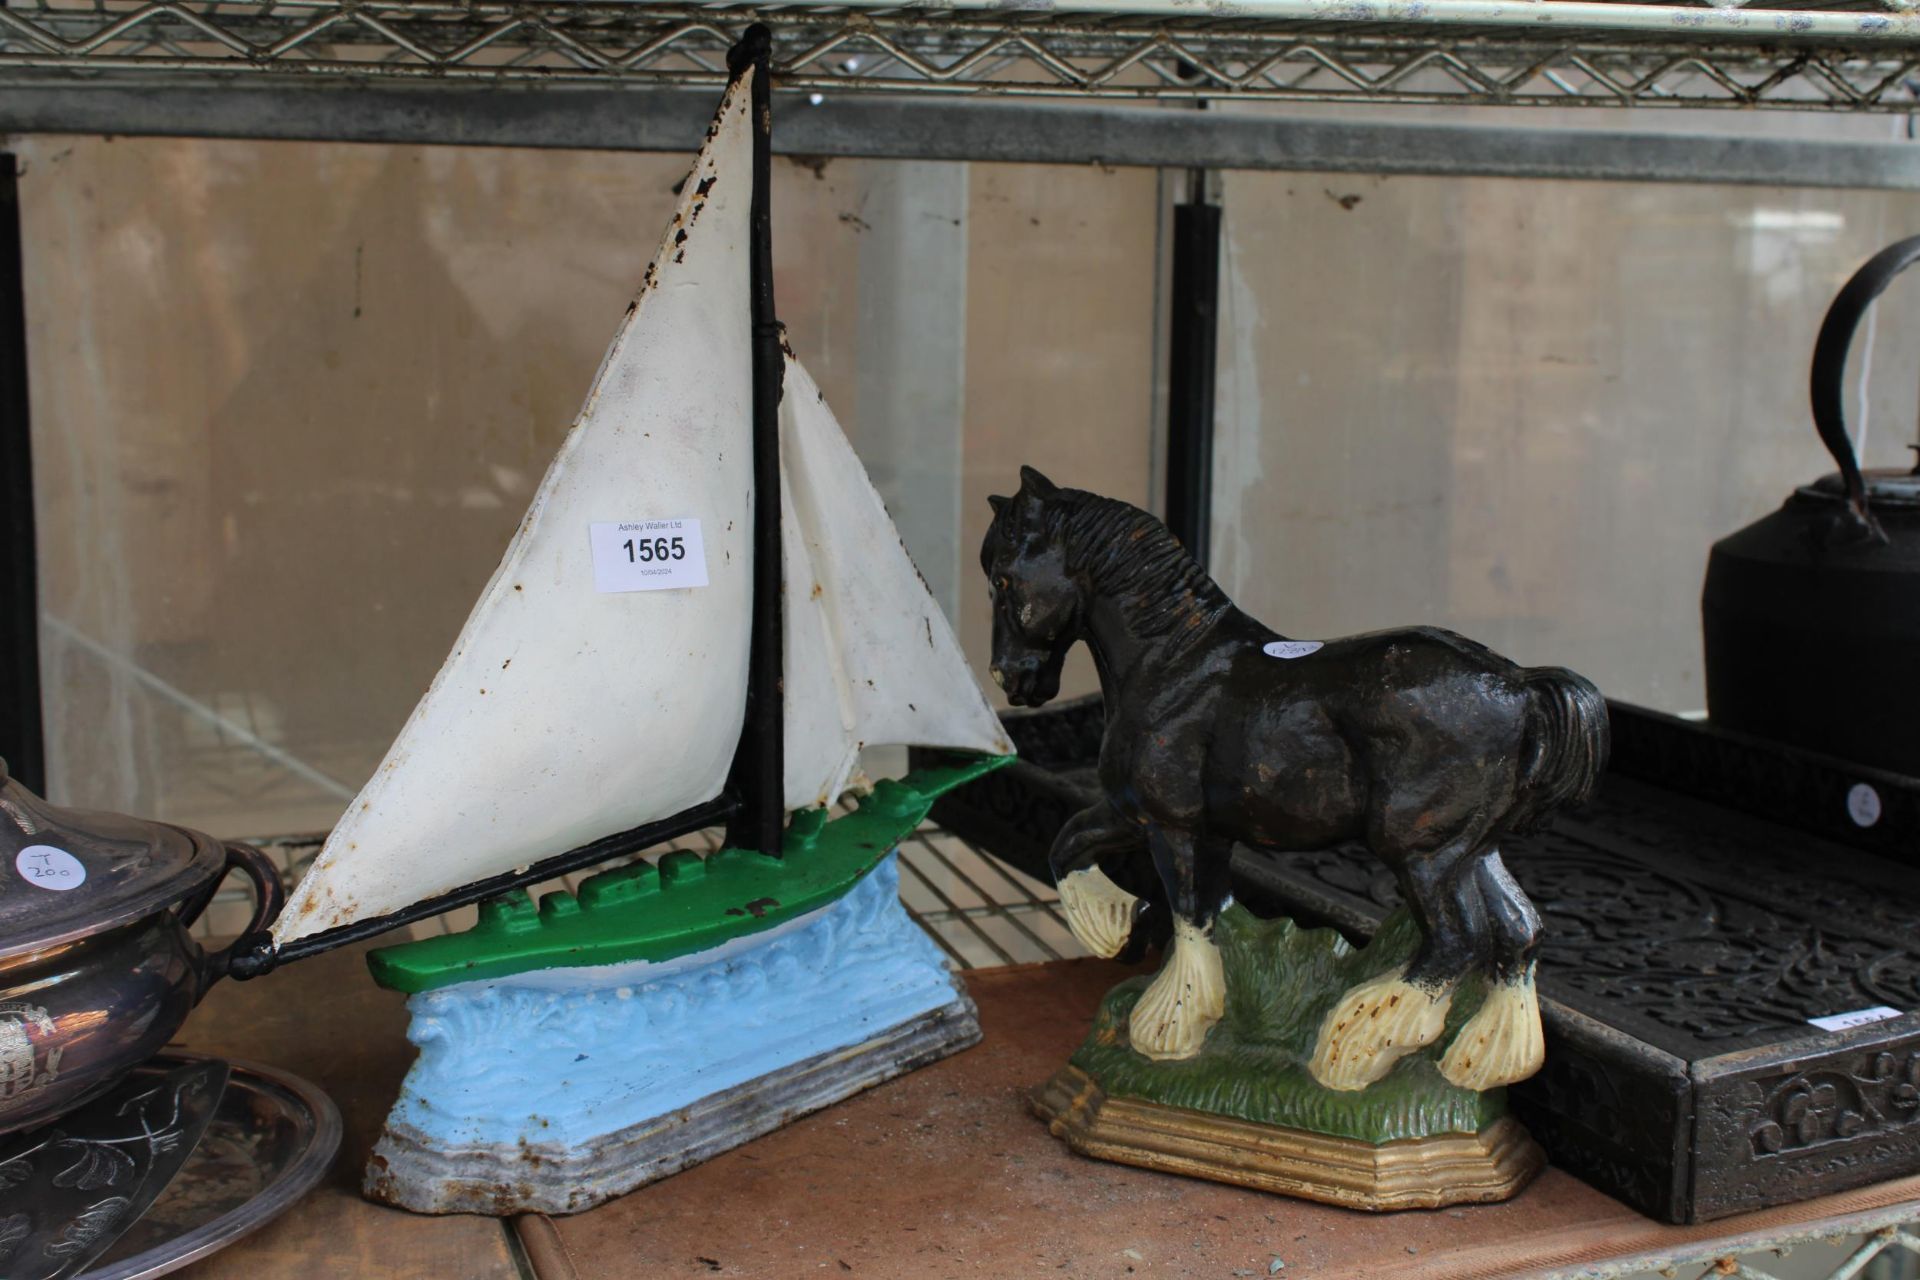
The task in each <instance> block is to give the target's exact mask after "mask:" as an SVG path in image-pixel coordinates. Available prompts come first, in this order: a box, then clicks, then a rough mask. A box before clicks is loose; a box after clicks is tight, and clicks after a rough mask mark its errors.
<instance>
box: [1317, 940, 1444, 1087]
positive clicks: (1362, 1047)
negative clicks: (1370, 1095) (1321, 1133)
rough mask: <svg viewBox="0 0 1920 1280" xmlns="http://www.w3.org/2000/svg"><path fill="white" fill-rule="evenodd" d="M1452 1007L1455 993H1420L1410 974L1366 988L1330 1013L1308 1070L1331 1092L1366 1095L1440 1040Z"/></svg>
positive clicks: (1384, 976) (1396, 972) (1394, 973)
mask: <svg viewBox="0 0 1920 1280" xmlns="http://www.w3.org/2000/svg"><path fill="white" fill-rule="evenodd" d="M1452 1003H1453V992H1452V991H1450V990H1448V991H1441V992H1440V993H1438V994H1437V995H1436V994H1435V993H1434V992H1432V991H1428V990H1426V989H1425V988H1422V987H1416V986H1415V985H1413V984H1412V983H1411V982H1408V981H1407V978H1406V970H1405V969H1395V970H1393V971H1392V972H1390V973H1383V974H1381V975H1380V976H1379V977H1377V978H1373V979H1370V980H1368V981H1366V982H1363V983H1361V984H1360V985H1359V986H1357V987H1355V988H1354V989H1353V990H1351V991H1349V992H1347V994H1346V995H1344V996H1342V997H1341V998H1340V1003H1339V1004H1336V1005H1335V1006H1333V1008H1332V1009H1331V1010H1329V1011H1328V1013H1327V1016H1326V1020H1325V1021H1323V1022H1322V1023H1321V1024H1320V1038H1319V1039H1318V1040H1317V1041H1316V1042H1315V1044H1314V1046H1313V1060H1312V1061H1311V1062H1310V1063H1308V1064H1307V1069H1308V1070H1309V1071H1311V1072H1312V1073H1313V1078H1314V1079H1315V1080H1318V1081H1319V1082H1320V1083H1321V1084H1322V1085H1324V1086H1326V1087H1327V1088H1329V1089H1339V1090H1342V1091H1347V1092H1351V1091H1352V1090H1355V1089H1364V1088H1366V1087H1367V1086H1368V1085H1370V1084H1372V1083H1373V1082H1374V1081H1376V1080H1378V1079H1380V1078H1381V1077H1383V1076H1385V1075H1386V1074H1387V1072H1389V1071H1391V1070H1393V1064H1394V1063H1396V1062H1398V1061H1400V1059H1402V1058H1404V1057H1406V1056H1407V1055H1408V1054H1410V1053H1412V1052H1413V1051H1414V1050H1416V1049H1421V1048H1424V1047H1425V1046H1427V1045H1430V1044H1432V1043H1433V1042H1434V1041H1435V1040H1438V1039H1439V1038H1440V1033H1441V1032H1442V1031H1444V1030H1446V1025H1447V1008H1448V1006H1450V1005H1451V1004H1452Z"/></svg>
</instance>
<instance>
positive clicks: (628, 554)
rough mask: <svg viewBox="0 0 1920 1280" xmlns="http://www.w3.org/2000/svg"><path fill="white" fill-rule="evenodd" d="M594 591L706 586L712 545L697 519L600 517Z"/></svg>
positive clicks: (594, 530)
mask: <svg viewBox="0 0 1920 1280" xmlns="http://www.w3.org/2000/svg"><path fill="white" fill-rule="evenodd" d="M587 531H588V537H589V538H590V540H591V541H592V544H593V589H594V590H595V591H603V592H604V591H667V590H670V589H672V588H675V587H704V586H706V585H707V548H706V544H705V543H703V542H701V540H700V522H699V521H698V520H614V521H605V522H601V521H595V522H594V523H593V524H590V525H588V526H587Z"/></svg>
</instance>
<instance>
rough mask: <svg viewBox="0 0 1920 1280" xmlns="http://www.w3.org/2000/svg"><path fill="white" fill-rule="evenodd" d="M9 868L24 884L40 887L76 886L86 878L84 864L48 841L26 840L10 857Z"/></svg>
mask: <svg viewBox="0 0 1920 1280" xmlns="http://www.w3.org/2000/svg"><path fill="white" fill-rule="evenodd" d="M13 869H14V870H15V871H18V872H19V873H20V878H21V879H22V880H25V881H26V882H27V883H28V884H31V885H38V886H39V887H40V888H42V889H54V890H60V891H64V890H67V889H78V888H79V887H80V886H81V885H83V884H85V883H86V882H87V868H86V864H84V863H82V862H81V861H80V859H78V858H76V857H74V856H73V855H72V854H70V853H68V852H67V851H66V850H65V849H56V848H55V847H54V846H52V845H50V844H30V845H28V846H27V847H26V848H24V849H22V850H21V851H20V852H19V853H18V854H16V855H15V856H14V859H13Z"/></svg>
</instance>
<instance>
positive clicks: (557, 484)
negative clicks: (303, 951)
mask: <svg viewBox="0 0 1920 1280" xmlns="http://www.w3.org/2000/svg"><path fill="white" fill-rule="evenodd" d="M750 77H751V72H749V73H748V77H746V78H743V79H741V80H740V81H738V82H737V83H736V84H735V85H734V87H733V88H732V89H731V90H730V91H729V93H728V96H727V97H726V98H725V99H724V100H723V102H722V104H721V108H720V114H719V117H718V119H717V120H716V122H715V127H714V129H713V131H712V133H711V134H710V136H709V139H708V142H707V145H706V148H705V149H704V150H703V151H702V152H701V153H700V158H699V160H698V162H697V163H696V164H695V166H694V171H693V174H692V176H691V177H690V178H689V179H688V182H687V186H686V190H685V195H684V196H683V198H682V201H681V205H680V210H679V212H678V213H677V214H676V215H675V216H674V219H673V222H672V224H671V225H670V226H669V227H668V230H667V236H666V239H665V241H664V243H663V244H662V245H661V248H660V251H659V253H658V254H657V255H656V256H655V258H654V260H653V265H652V266H650V267H649V268H648V269H647V276H646V280H645V283H644V284H643V285H642V288H641V291H640V295H639V297H638V298H637V299H636V301H635V304H634V306H633V307H632V308H630V309H629V311H628V313H627V316H626V317H625V319H624V320H623V321H622V322H621V325H620V329H619V332H618V333H617V334H616V335H615V337H614V341H613V345H612V347H611V348H610V349H609V350H608V352H607V356H606V359H605V361H604V362H603V363H602V365H601V367H600V373H599V375H598V377H597V378H596V379H595V382H594V386H593V390H592V391H591V393H590V394H589V395H588V397H587V404H586V407H585V409H583V410H582V412H581V415H580V418H579V420H578V422H577V423H576V424H575V426H574V429H573V431H572V432H571V433H570V434H569V435H568V437H567V439H566V442H565V443H564V444H563V445H562V446H561V448H560V452H559V455H558V456H557V457H556V458H555V459H554V462H553V465H552V466H551V467H550V468H549V469H548V471H547V474H546V477H545V479H544V480H542V481H541V485H540V490H539V492H538V493H537V494H536V495H535V497H534V500H533V505H532V506H531V507H530V508H529V509H528V511H527V515H526V518H525V519H524V520H523V521H522V522H521V525H520V528H519V530H518V531H517V532H516V533H515V535H514V537H513V541H512V542H511V543H510V544H509V546H508V547H507V551H506V555H505V556H504V558H502V560H501V562H500V567H499V568H498V569H497V570H496V571H495V572H494V575H493V579H492V580H491V581H490V582H489V583H488V584H487V588H486V590H485V591H483V592H482V593H481V595H480V599H479V601H478V603H476V604H475V605H474V608H473V613H472V614H471V616H469V617H468V619H467V622H466V625H465V627H464V628H462V630H461V632H460V637H459V640H458V641H457V642H456V643H455V645H454V649H453V652H452V654H451V655H449V656H448V658H447V660H446V662H445V663H444V664H442V666H441V668H440V671H439V674H437V675H436V676H435V677H434V679H433V683H432V684H431V685H430V686H429V687H428V689H427V692H426V694H425V696H423V697H422V698H421V699H420V703H419V705H418V706H416V707H415V708H414V710H413V714H412V716H411V717H409V718H408V720H407V723H406V725H405V726H404V727H403V728H402V729H401V731H400V736H399V737H398V738H397V739H395V741H394V744H393V746H392V747H390V748H389V749H388V751H387V755H386V758H385V760H384V761H383V762H382V763H381V765H380V768H379V770H378V771H377V772H376V773H375V774H374V777H373V780H372V781H371V782H369V783H367V785H366V786H365V787H364V788H363V789H362V790H361V792H360V794H359V795H358V796H356V797H355V798H354V800H353V802H352V804H351V805H349V807H348V809H347V812H346V814H345V816H343V817H342V818H341V820H340V823H339V825H338V826H337V827H335V828H334V831H333V833H332V834H331V835H330V836H329V837H328V838H327V842H326V845H325V847H324V848H322V849H321V851H320V855H319V857H318V858H317V859H316V860H315V862H314V865H313V867H312V869H311V870H310V871H308V873H307V874H306V876H305V877H304V878H302V880H301V881H300V883H299V885H298V886H297V887H296V888H295V890H294V893H293V897H292V900H291V901H290V902H289V903H288V905H287V908H286V910H285V911H284V912H282V913H281V916H280V919H279V922H278V923H277V924H275V926H274V937H275V939H276V940H277V941H280V942H288V941H291V940H293V939H296V938H302V937H305V936H307V935H309V934H313V933H318V932H321V931H323V930H326V929H330V928H334V927H337V926H339V925H343V924H348V923H351V922H353V921H355V920H365V919H371V918H374V917H377V916H382V915H387V914H390V913H392V912H395V911H398V910H400V909H402V908H404V907H407V906H410V905H412V904H413V903H416V902H420V901H424V900H426V899H429V898H432V897H435V896H437V895H439V894H442V893H446V892H448V891H449V890H452V889H456V888H459V887H461V886H463V885H467V884H471V883H473V882H475V881H478V880H483V879H486V878H488V877H490V876H495V875H499V874H501V873H502V872H507V871H513V870H517V869H519V868H522V867H526V866H529V865H531V864H533V863H535V862H538V861H540V860H541V859H543V858H547V857H551V856H553V855H554V854H558V853H564V852H566V851H567V850H569V849H574V848H578V847H579V846H581V845H585V844H588V843H591V842H592V841H594V840H597V839H599V838H601V837H603V836H608V835H613V834H616V833H618V832H621V831H626V830H629V829H631V828H633V827H636V826H639V825H641V824H642V823H645V822H649V821H652V820H654V819H657V818H664V817H667V816H670V815H672V814H674V813H678V812H679V811H681V810H682V809H686V808H689V807H691V806H693V805H696V804H699V803H701V802H702V801H705V800H710V799H712V798H714V797H715V796H717V795H718V794H719V793H720V790H721V788H722V787H723V786H724V784H725V782H726V777H727V773H728V770H729V768H730V766H731V763H732V760H733V755H734V751H735V748H736V745H737V744H738V741H739V737H740V732H741V727H742V723H743V719H744V714H745V705H746V692H747V683H748V677H747V658H748V645H749V637H750V634H751V625H750V623H751V617H752V608H753V591H752V581H751V578H752V574H751V569H752V554H753V548H752V541H751V534H752V518H751V510H752V500H753V466H752V447H751V422H752V375H751V361H750V355H749V352H750V337H751V335H750V332H749V324H748V316H749V310H748V305H747V302H748V269H747V261H748V252H747V250H748V234H749V233H748V225H747V214H748V205H749V202H750V198H751V191H750V189H749V186H750V184H749V175H750V173H751V171H752V170H751V164H750V159H751V147H752V139H751V136H750V132H749V127H748V120H747V103H748V101H749V97H748V95H749V91H750V85H749V83H748V81H749V79H750ZM780 432H781V477H780V488H781V525H782V540H783V544H784V554H785V561H784V564H783V565H782V572H783V574H784V581H785V587H786V591H785V603H786V642H785V652H784V655H783V657H784V664H785V678H784V687H785V690H786V694H785V697H786V735H785V751H786V777H785V780H784V781H785V799H786V804H787V807H788V808H789V809H799V808H806V807H811V806H815V805H820V804H825V803H827V802H829V801H831V800H832V799H834V798H835V797H837V796H838V795H839V794H840V792H841V791H842V790H843V789H844V788H845V787H846V785H847V784H848V782H849V780H850V779H851V778H852V776H853V774H854V772H855V770H856V769H857V768H858V765H859V761H860V752H861V750H862V748H864V747H866V746H868V745H882V744H887V745H919V746H936V747H955V748H963V749H971V750H977V751H986V752H994V753H1007V752H1011V751H1012V750H1013V748H1012V746H1011V745H1010V744H1009V743H1008V741H1007V739H1006V736H1005V734H1004V733H1003V732H1002V730H1001V728H1000V722H999V719H998V718H997V717H996V716H995V715H994V714H993V710H992V708H991V707H989V706H988V704H987V701H986V698H985V697H984V696H983V695H982V693H981V691H980V688H979V686H978V685H977V684H976V683H975V682H974V680H973V677H972V674H971V672H970V671H969V669H968V667H967V663H966V659H965V657H964V656H963V655H962V654H961V651H960V645H959V643H958V641H957V640H955V638H954V635H953V631H952V628H951V627H949V626H948V624H947V620H946V617H945V615H944V614H942V613H941V611H940V608H939V606H938V605H937V604H936V603H935V602H934V600H933V597H932V596H931V594H929V593H928V591H927V588H926V584H925V583H924V582H923V581H921V579H920V575H919V573H918V571H917V570H915V569H914V567H913V562H912V560H911V559H909V558H908V556H907V552H906V549H905V548H904V547H903V546H902V545H901V543H900V535H899V533H898V532H897V531H896V530H895V529H894V527H893V522H892V521H891V520H890V519H889V518H888V516H887V512H886V508H885V506H884V505H883V504H882V503H881V501H880V495H879V494H878V493H876V492H875V491H874V488H873V485H872V483H871V482H870V481H869V480H868V479H867V474H866V471H865V469H864V468H863V467H862V466H861V465H860V462H859V459H858V458H857V457H856V456H855V455H854V452H853V449H852V446H850V445H849V444H848V443H847V439H846V437H845V436H844V435H843V434H842V433H841V431H840V426H839V424H838V423H837V422H836V421H835V420H834V417H833V412H832V410H830V409H829V408H828V407H827V405H826V401H825V399H824V397H823V396H822V395H821V393H820V389H819V388H818V387H817V386H816V385H815V384H814V381H813V379H812V378H811V377H809V376H808V375H807V372H806V370H804V369H802V368H801V367H800V364H799V362H798V361H796V360H792V359H789V360H788V362H787V367H786V385H785V395H784V397H783V399H782V401H781V408H780ZM661 521H673V522H679V527H676V528H674V529H672V530H662V529H649V530H641V529H639V528H637V527H630V526H638V525H640V524H642V523H645V522H661ZM683 542H684V544H685V545H682V544H683ZM670 544H671V546H670ZM696 563H697V564H698V566H699V568H700V570H701V572H698V573H691V574H689V570H691V569H692V568H693V567H694V566H695V564H696ZM661 575H666V576H661ZM659 588H665V589H659Z"/></svg>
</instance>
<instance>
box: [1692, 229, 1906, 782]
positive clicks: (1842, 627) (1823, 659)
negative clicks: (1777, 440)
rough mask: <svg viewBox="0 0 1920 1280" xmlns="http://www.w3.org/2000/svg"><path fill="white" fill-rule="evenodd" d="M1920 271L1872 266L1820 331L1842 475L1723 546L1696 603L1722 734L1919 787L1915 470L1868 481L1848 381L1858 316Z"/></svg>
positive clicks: (1711, 709)
mask: <svg viewBox="0 0 1920 1280" xmlns="http://www.w3.org/2000/svg"><path fill="white" fill-rule="evenodd" d="M1916 259H1920V236H1915V237H1913V238H1911V239H1908V240H1902V241H1901V242H1900V243H1898V244H1896V245H1893V246H1891V247H1889V248H1886V249H1883V250H1881V251H1880V252H1879V253H1877V254H1875V255H1874V256H1873V257H1872V258H1871V259H1869V260H1868V262H1867V264H1866V265H1865V266H1863V267H1861V268H1860V270H1859V271H1858V272H1856V273H1855V274H1854V276H1853V278H1852V279H1851V280H1849V281H1847V283H1846V286H1845V287H1844V288H1842V289H1841V290H1840V293H1839V295H1838V296H1837V297H1835V298H1834V300H1833V306H1832V307H1830V308H1829V309H1828V311H1827V318H1826V321H1825V322H1824V323H1823V324H1822V325H1821V326H1820V336H1819V338H1818V340H1816V342H1815V343H1814V348H1813V379H1812V394H1813V421H1814V425H1815V426H1817V427H1818V428H1819V430H1820V439H1821V441H1822V442H1823V443H1825V444H1826V446H1827V452H1829V453H1831V454H1832V455H1833V459H1834V461H1835V462H1837V463H1839V465H1840V470H1839V473H1838V474H1836V475H1829V476H1823V477H1822V478H1821V479H1819V480H1816V481H1814V482H1813V483H1812V484H1809V485H1803V486H1801V487H1800V488H1799V489H1797V490H1795V491H1794V493H1793V495H1792V496H1791V497H1789V498H1788V499H1787V501H1786V504H1785V505H1784V506H1782V507H1781V508H1780V509H1779V510H1778V511H1775V512H1774V513H1773V514H1772V515H1769V516H1767V517H1766V518H1764V519H1762V520H1760V521H1758V522H1756V523H1754V524H1751V525H1748V526H1747V527H1746V528H1744V529H1742V530H1740V531H1739V532H1738V533H1735V534H1732V535H1731V536H1729V537H1726V538H1722V539H1721V540H1720V541H1719V542H1717V543H1715V544H1714V547H1713V553H1712V555H1711V556H1709V557H1708V560H1707V585H1706V590H1705V592H1704V593H1703V595H1702V597H1701V602H1700V612H1701V620H1702V623H1703V625H1704V629H1705V632H1706V674H1707V715H1708V718H1709V719H1710V720H1711V721H1712V722H1713V723H1714V724H1716V725H1719V726H1721V727H1724V728H1727V729H1733V730H1737V731H1739V732H1742V733H1751V734H1755V735H1757V736H1759V737H1764V738H1772V739H1775V740H1777V741H1780V742H1786V743H1790V744H1792V745H1794V746H1797V747H1803V748H1806V749H1808V750H1811V751H1818V752H1822V753H1824V754H1827V755H1833V756H1839V757H1840V758H1842V759H1845V760H1851V761H1853V762H1855V763H1858V764H1866V765H1877V766H1879V767H1880V768H1883V769H1891V770H1893V771H1895V772H1897V773H1904V774H1912V775H1920V466H1916V468H1915V470H1914V471H1913V472H1902V471H1895V470H1886V471H1868V472H1862V471H1861V469H1860V464H1859V462H1858V461H1856V460H1855V458H1854V454H1853V444H1852V442H1851V440H1850V439H1849V438H1848V436H1847V427H1846V417H1845V413H1844V412H1843V408H1842V393H1843V390H1844V388H1843V387H1842V384H1841V379H1842V375H1844V373H1845V372H1846V367H1847V349H1848V347H1849V346H1850V345H1851V344H1852V342H1853V332H1854V328H1855V327H1856V326H1857V325H1858V324H1859V323H1860V317H1861V316H1862V315H1863V314H1865V312H1866V310H1867V307H1868V306H1869V305H1870V304H1871V303H1872V302H1873V300H1874V299H1875V298H1877V297H1878V296H1879V295H1880V294H1881V293H1882V292H1883V291H1884V290H1885V289H1886V287H1887V285H1888V284H1890V283H1891V282H1892V280H1893V278H1894V277H1895V276H1896V275H1899V274H1900V272H1902V271H1904V270H1905V269H1906V268H1907V267H1908V266H1910V265H1911V264H1912V263H1913V262H1914V261H1915V260H1916ZM1915 448H1916V449H1920V446H1915Z"/></svg>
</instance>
